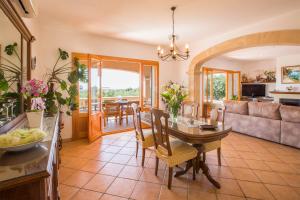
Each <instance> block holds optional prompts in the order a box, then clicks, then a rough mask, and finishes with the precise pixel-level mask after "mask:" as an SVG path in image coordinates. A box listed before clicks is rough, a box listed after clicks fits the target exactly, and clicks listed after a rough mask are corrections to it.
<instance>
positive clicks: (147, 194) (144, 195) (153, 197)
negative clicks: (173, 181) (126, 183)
mask: <svg viewBox="0 0 300 200" xmlns="http://www.w3.org/2000/svg"><path fill="white" fill-rule="evenodd" d="M160 189H161V185H159V184H154V183H147V182H142V181H139V182H137V184H136V186H135V188H134V190H133V193H132V195H131V197H130V198H131V199H136V200H157V199H158V197H159V194H160Z"/></svg>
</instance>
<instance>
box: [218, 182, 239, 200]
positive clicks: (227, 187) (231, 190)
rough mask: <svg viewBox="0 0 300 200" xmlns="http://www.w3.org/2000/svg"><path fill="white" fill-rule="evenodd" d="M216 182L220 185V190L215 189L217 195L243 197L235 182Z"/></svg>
mask: <svg viewBox="0 0 300 200" xmlns="http://www.w3.org/2000/svg"><path fill="white" fill-rule="evenodd" d="M217 181H219V183H220V184H221V188H220V189H216V192H217V193H219V194H228V195H233V196H240V197H243V196H244V195H243V193H242V190H241V188H240V186H239V185H238V182H237V181H236V180H233V179H225V178H220V179H217Z"/></svg>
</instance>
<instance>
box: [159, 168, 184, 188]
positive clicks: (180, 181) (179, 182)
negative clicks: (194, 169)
mask: <svg viewBox="0 0 300 200" xmlns="http://www.w3.org/2000/svg"><path fill="white" fill-rule="evenodd" d="M174 175H175V172H174V173H173V178H172V186H174V187H182V188H187V187H188V182H189V174H185V175H182V176H180V177H174ZM168 180H169V172H168V171H166V173H165V177H164V181H163V184H164V185H168Z"/></svg>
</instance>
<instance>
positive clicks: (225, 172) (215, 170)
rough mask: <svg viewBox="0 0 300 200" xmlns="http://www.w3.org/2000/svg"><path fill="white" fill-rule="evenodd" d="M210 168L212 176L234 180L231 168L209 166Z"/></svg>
mask: <svg viewBox="0 0 300 200" xmlns="http://www.w3.org/2000/svg"><path fill="white" fill-rule="evenodd" d="M208 168H209V170H210V174H211V175H212V176H216V177H220V178H234V177H233V174H232V172H231V170H230V167H226V166H216V165H208Z"/></svg>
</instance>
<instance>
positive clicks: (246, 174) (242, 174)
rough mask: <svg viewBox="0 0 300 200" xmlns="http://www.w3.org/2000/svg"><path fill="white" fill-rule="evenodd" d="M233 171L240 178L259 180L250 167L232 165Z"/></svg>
mask: <svg viewBox="0 0 300 200" xmlns="http://www.w3.org/2000/svg"><path fill="white" fill-rule="evenodd" d="M231 172H232V174H233V176H234V177H235V178H236V179H238V180H243V181H253V182H259V179H258V178H257V176H256V175H255V173H254V172H253V171H252V170H250V169H246V168H237V167H231Z"/></svg>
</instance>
